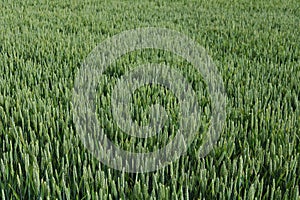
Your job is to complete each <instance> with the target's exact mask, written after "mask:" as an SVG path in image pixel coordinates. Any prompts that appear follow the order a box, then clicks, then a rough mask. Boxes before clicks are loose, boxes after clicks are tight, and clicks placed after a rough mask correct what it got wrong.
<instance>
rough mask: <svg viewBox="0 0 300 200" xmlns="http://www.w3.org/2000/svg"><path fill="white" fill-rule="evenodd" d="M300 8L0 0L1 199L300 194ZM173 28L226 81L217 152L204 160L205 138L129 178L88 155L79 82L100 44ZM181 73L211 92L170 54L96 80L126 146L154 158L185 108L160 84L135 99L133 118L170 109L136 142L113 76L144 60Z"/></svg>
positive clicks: (108, 121)
mask: <svg viewBox="0 0 300 200" xmlns="http://www.w3.org/2000/svg"><path fill="white" fill-rule="evenodd" d="M299 24H300V4H299V2H298V1H296V0H294V1H293V0H287V1H279V0H273V1H263V0H258V1H244V0H243V1H233V2H231V1H225V0H217V1H177V2H159V1H150V2H142V1H133V2H132V1H109V2H105V3H100V1H99V2H97V1H71V2H63V1H58V0H55V1H29V0H28V1H27V0H24V1H8V0H5V1H1V2H0V193H1V196H2V199H36V198H41V199H46V198H48V199H52V198H57V199H93V198H99V199H107V198H108V199H119V198H122V199H127V198H128V199H151V198H152V199H155V198H157V199H203V198H205V199H215V198H216V199H219V198H221V199H244V198H245V199H246V198H248V199H254V198H255V197H257V199H282V198H284V199H299V198H300V194H299V185H300V179H299V174H300V145H299V143H300V131H299V130H300V108H299V100H300V88H299V85H300V84H299V80H300V60H299V58H300V48H299V44H300V34H299V33H300V28H299ZM150 26H151V27H166V28H170V29H173V30H176V31H179V32H182V33H184V34H186V35H187V36H189V37H190V38H193V39H194V40H195V41H197V42H198V43H199V44H200V45H202V46H203V47H205V48H206V50H207V51H208V53H209V54H210V56H211V57H212V59H213V60H214V62H215V64H216V67H217V68H218V70H219V71H220V73H221V74H222V77H223V81H224V84H225V88H226V93H227V97H228V100H227V110H226V112H227V119H226V125H225V126H224V130H223V132H222V133H221V137H220V139H219V141H218V143H217V145H216V146H215V147H214V150H213V151H211V152H210V153H209V155H207V156H206V157H204V158H199V157H198V156H197V155H198V154H197V149H198V148H199V146H200V145H201V137H200V136H201V135H202V133H205V130H206V128H207V125H208V121H207V118H205V115H204V116H203V120H202V128H201V130H200V131H199V138H198V139H196V140H195V141H194V142H193V143H192V145H191V146H190V148H189V150H188V152H187V153H186V154H185V155H183V156H182V157H181V158H180V159H179V160H177V161H176V162H173V163H171V164H170V165H168V166H166V167H165V168H163V169H160V170H158V171H155V172H151V173H141V174H133V173H125V172H121V171H117V170H114V169H111V168H109V167H107V166H105V165H103V164H101V163H100V162H99V161H98V160H97V159H96V158H94V157H93V156H92V155H91V154H90V152H89V151H88V150H86V149H85V148H84V146H83V144H82V142H81V140H80V138H79V136H78V133H76V131H75V126H74V122H73V120H72V119H73V116H72V109H73V107H72V103H71V99H72V90H73V85H74V77H75V75H76V73H77V71H78V69H79V68H80V65H81V62H82V61H83V60H84V58H85V57H86V56H88V54H89V53H90V51H91V50H92V49H93V48H95V47H96V46H97V44H98V43H100V42H101V41H103V40H104V39H105V38H107V37H109V36H112V35H115V34H117V33H120V32H122V31H125V30H128V29H133V28H137V27H150ZM148 61H151V62H154V63H160V62H165V63H168V64H169V65H171V66H172V67H174V68H177V69H179V71H181V72H182V73H183V74H184V76H185V77H187V79H188V80H189V81H190V82H191V83H192V85H193V89H195V90H196V91H198V93H197V94H198V97H199V102H200V104H201V106H202V108H203V111H205V109H206V108H205V107H209V105H210V100H209V95H208V94H207V93H206V90H205V82H203V79H202V77H201V75H200V74H195V73H194V71H193V69H192V68H191V67H189V65H188V63H186V62H185V61H184V60H182V59H181V58H180V57H176V56H172V54H170V53H169V52H161V51H158V50H145V51H141V52H139V51H137V52H132V53H130V54H126V55H125V56H124V57H122V58H121V59H120V60H119V61H118V62H117V63H115V65H112V66H111V67H110V68H109V69H108V70H107V71H106V75H107V79H105V80H103V81H102V82H101V83H99V85H100V86H102V87H100V88H103V90H102V91H98V95H99V98H98V100H99V102H98V109H97V112H98V115H99V118H100V119H101V118H102V119H103V124H102V125H103V127H105V128H106V129H107V130H108V132H107V133H108V136H109V137H110V139H111V140H112V141H114V142H115V143H117V145H119V146H120V147H122V148H123V149H127V150H134V151H152V150H155V149H158V148H161V146H163V145H165V144H166V143H167V142H168V141H169V140H170V139H172V137H173V136H174V131H173V130H174V129H176V119H177V116H178V104H177V101H176V98H175V97H174V96H173V94H172V93H170V92H168V91H167V90H165V89H164V88H161V87H157V86H152V87H148V86H147V87H143V88H140V89H139V90H138V91H136V93H135V94H134V97H133V100H134V105H135V106H134V108H133V113H132V117H133V119H136V120H137V121H138V122H139V123H140V124H144V123H145V124H146V123H147V122H148V120H149V119H148V118H147V106H148V105H150V104H153V103H160V104H162V105H164V106H165V107H167V108H168V111H169V113H168V114H169V115H170V116H171V117H170V118H169V119H168V123H167V125H168V126H167V127H165V129H164V131H163V133H162V135H161V136H160V137H154V138H152V139H150V140H137V139H136V138H133V137H130V136H128V135H126V134H124V133H121V131H119V130H118V128H117V127H116V124H114V123H113V119H112V118H111V114H110V111H109V98H108V97H109V93H110V91H111V87H112V85H113V84H114V83H115V81H116V79H117V78H118V77H120V76H121V75H122V74H124V73H125V72H126V70H128V69H129V68H134V67H135V66H137V64H141V63H145V62H148Z"/></svg>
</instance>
